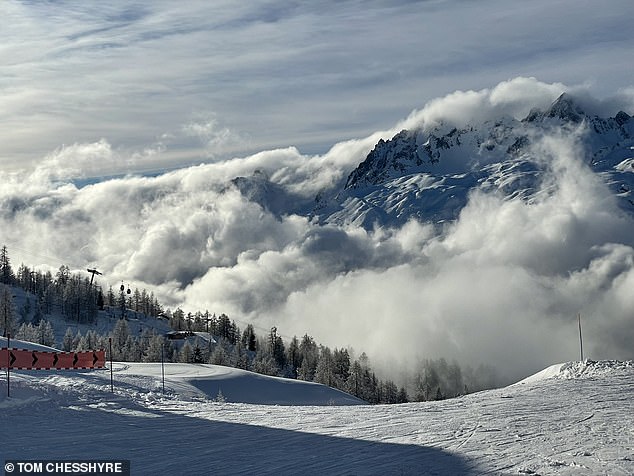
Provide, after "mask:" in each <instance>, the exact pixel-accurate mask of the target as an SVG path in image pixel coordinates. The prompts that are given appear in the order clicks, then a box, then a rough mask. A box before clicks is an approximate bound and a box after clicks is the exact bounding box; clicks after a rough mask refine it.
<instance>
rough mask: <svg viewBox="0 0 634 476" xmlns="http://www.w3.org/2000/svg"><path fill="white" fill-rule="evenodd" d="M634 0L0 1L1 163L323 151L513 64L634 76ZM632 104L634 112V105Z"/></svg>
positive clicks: (121, 165)
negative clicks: (106, 154) (71, 156)
mask: <svg viewBox="0 0 634 476" xmlns="http://www.w3.org/2000/svg"><path fill="white" fill-rule="evenodd" d="M633 14H634V3H632V2H631V1H630V0H614V1H609V2H603V3H601V5H600V6H599V5H598V4H597V2H595V1H587V0H563V1H557V2H553V1H551V0H548V1H546V0H537V1H532V2H523V1H522V2H512V1H507V0H482V1H478V2H473V1H465V0H437V1H433V0H428V1H418V2H417V1H400V2H399V1H394V2H389V1H378V0H377V1H348V2H333V1H316V2H275V1H253V2H230V1H214V2H207V1H188V2H169V1H151V2H150V1H147V2H129V1H109V2H66V1H48V2H20V1H13V0H9V1H5V2H3V3H1V4H0V17H2V18H3V20H2V28H0V45H1V46H0V68H2V75H0V122H1V123H2V125H3V127H2V128H0V144H1V145H0V167H2V169H3V170H14V169H16V168H21V167H28V166H30V165H33V164H37V163H38V162H39V161H40V160H42V159H43V158H44V157H46V156H47V155H49V154H52V153H54V152H55V151H59V150H60V149H61V148H63V147H68V146H73V145H75V144H78V145H81V144H94V143H98V142H99V141H101V140H104V141H106V142H107V143H108V144H109V146H110V147H111V148H112V150H113V151H114V152H115V153H116V155H117V157H118V158H119V160H118V162H117V163H116V164H111V167H110V170H105V171H104V173H116V172H128V171H134V170H152V169H157V168H162V167H178V166H182V165H187V164H194V163H200V162H209V161H215V160H221V159H225V158H229V157H233V156H245V155H248V154H252V153H255V152H258V151H262V150H268V149H274V148H278V147H287V146H296V147H298V149H299V150H300V151H301V152H302V153H307V154H316V153H324V152H325V151H327V150H328V149H329V148H330V147H331V146H333V145H334V144H336V143H337V142H340V141H342V140H347V139H351V138H357V137H365V136H367V135H369V134H371V133H372V132H374V131H377V130H385V129H389V128H390V127H392V126H393V125H394V124H395V123H396V122H397V121H399V120H401V119H403V118H405V117H407V115H408V114H409V113H410V112H411V111H412V110H413V109H420V108H422V107H423V106H424V105H425V104H426V103H427V102H428V101H430V100H432V99H433V98H436V97H438V96H443V95H446V94H448V93H451V92H453V91H455V90H459V89H460V90H469V89H475V90H478V89H481V88H486V87H492V86H494V85H495V84H497V83H499V82H500V81H505V80H508V79H511V78H514V77H517V76H534V77H537V78H538V79H539V80H540V81H545V82H561V83H564V84H566V85H570V86H578V85H582V84H583V85H585V86H586V87H587V88H588V89H590V90H591V92H592V93H593V94H594V95H595V96H598V97H606V96H610V95H612V94H616V93H618V92H619V91H620V90H623V89H627V88H631V86H632V84H633V83H634V81H632V80H631V78H632V77H634V74H633V73H634V63H633V62H632V61H630V60H629V59H630V57H631V52H632V51H634V38H633V37H632V35H631V34H630V33H629V32H630V26H631V25H630V23H631V19H632V18H633V17H634V15H633ZM630 112H631V111H630Z"/></svg>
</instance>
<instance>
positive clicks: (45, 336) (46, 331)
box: [37, 320, 55, 347]
mask: <svg viewBox="0 0 634 476" xmlns="http://www.w3.org/2000/svg"><path fill="white" fill-rule="evenodd" d="M37 333H38V343H40V344H42V345H47V346H49V347H54V346H55V332H53V326H52V325H51V323H50V322H49V321H46V320H42V321H40V323H39V324H38V326H37Z"/></svg>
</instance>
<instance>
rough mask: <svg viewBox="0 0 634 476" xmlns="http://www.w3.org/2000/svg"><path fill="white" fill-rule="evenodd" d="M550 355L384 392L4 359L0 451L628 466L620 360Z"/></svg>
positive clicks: (230, 462)
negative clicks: (442, 393)
mask: <svg viewBox="0 0 634 476" xmlns="http://www.w3.org/2000/svg"><path fill="white" fill-rule="evenodd" d="M126 365H127V364H126ZM555 367H556V369H555ZM555 367H553V368H552V369H550V370H549V371H548V372H546V373H547V374H548V375H545V374H542V375H541V376H535V377H534V378H532V379H528V380H526V381H524V382H523V383H522V384H519V385H513V386H510V387H507V388H503V389H499V390H492V391H486V392H479V393H476V394H471V395H467V396H464V397H461V398H456V399H451V400H445V401H440V402H425V403H411V404H404V405H385V406H367V405H356V406H271V405H257V404H239V403H219V402H215V401H212V400H208V399H205V398H196V397H194V398H192V397H193V394H191V393H188V392H189V391H187V392H185V393H184V394H179V393H177V391H179V390H180V389H181V388H183V389H184V388H185V387H187V388H189V389H190V390H191V387H188V385H189V384H191V383H192V382H195V381H196V379H197V378H204V379H205V380H206V381H208V382H210V381H212V380H213V379H220V380H222V379H223V378H224V376H223V375H222V374H219V373H214V372H216V369H213V368H212V367H210V366H190V365H184V366H175V367H173V368H171V369H170V370H169V371H168V374H169V375H170V377H169V380H170V382H171V383H170V385H173V384H174V383H175V382H177V381H179V379H180V382H181V383H182V384H183V385H185V386H184V387H178V388H177V387H170V391H169V392H168V393H167V394H166V395H163V394H162V393H161V390H160V387H159V384H158V383H157V370H156V368H154V367H153V366H145V365H139V366H130V367H127V366H124V365H123V364H116V365H115V370H116V372H115V375H116V376H115V378H116V379H117V382H120V383H118V384H117V387H116V391H115V393H114V394H111V393H110V391H109V385H108V380H107V375H104V373H105V374H107V371H106V372H101V373H99V372H59V373H57V374H55V373H48V374H35V373H33V372H31V373H28V372H19V373H18V372H16V373H15V374H12V377H13V378H12V389H13V390H14V396H12V397H11V398H9V399H7V398H6V396H5V395H6V386H5V383H4V382H0V395H2V396H0V418H1V420H2V422H3V428H4V429H5V432H4V435H5V436H6V438H3V441H2V455H3V456H4V457H5V458H7V459H11V458H23V459H25V458H28V459H34V458H54V459H63V458H78V459H91V458H101V459H104V458H112V459H129V460H131V467H132V473H133V474H142V475H145V474H148V475H149V474H192V475H199V474H221V475H225V474H232V475H233V474H276V475H279V474H311V475H312V474H320V475H321V474H360V475H365V474H382V475H384V474H403V475H420V474H436V475H480V474H496V475H498V474H503V475H504V474H508V475H512V474H516V475H517V474H540V475H550V474H552V475H555V474H556V475H596V474H610V475H628V474H634V443H633V440H632V437H633V434H632V428H634V416H633V415H634V385H632V381H633V379H634V363H633V362H590V361H588V362H585V363H570V364H558V365H557V366H555ZM198 372H202V373H205V375H204V376H203V375H198V376H197V373H198ZM545 377H551V378H545ZM552 377H555V378H552ZM225 380H226V379H225ZM223 385H224V384H223ZM250 385H252V386H251V387H250V391H251V393H252V394H253V395H260V394H261V393H260V388H261V387H260V386H259V383H258V382H257V381H252V382H251V383H250ZM223 388H224V387H223ZM199 390H200V389H199ZM203 392H204V390H203ZM223 392H224V391H223ZM212 393H213V392H212ZM199 396H200V394H199Z"/></svg>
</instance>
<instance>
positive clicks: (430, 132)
mask: <svg viewBox="0 0 634 476" xmlns="http://www.w3.org/2000/svg"><path fill="white" fill-rule="evenodd" d="M545 135H558V136H563V137H574V138H576V139H577V140H578V143H579V146H580V151H579V152H580V157H579V159H580V160H582V161H585V162H586V163H587V165H588V166H589V167H591V168H592V170H594V171H595V172H596V173H598V174H600V175H601V176H602V177H603V179H604V180H605V182H606V183H607V184H608V185H609V186H610V188H611V189H612V191H613V192H614V194H615V195H617V196H618V197H619V199H620V200H619V202H620V205H621V207H622V208H624V209H626V210H628V211H631V212H634V202H632V197H631V193H632V192H631V190H632V188H633V187H634V173H633V172H634V167H633V166H634V119H632V117H630V116H629V115H628V114H627V113H625V112H623V111H621V112H619V113H618V114H616V115H615V117H610V118H603V117H599V116H597V115H590V114H587V113H586V112H584V110H583V109H582V108H581V106H580V105H579V104H578V103H577V102H576V101H575V100H574V99H573V97H571V96H570V95H569V94H566V93H564V94H562V95H561V96H560V97H559V98H558V99H557V100H556V101H555V102H554V103H553V104H552V105H551V106H550V108H548V109H547V110H538V109H533V110H532V111H531V112H530V113H529V114H528V115H527V116H526V117H525V118H524V119H521V120H518V119H515V118H512V117H509V116H505V117H500V118H497V119H495V120H490V121H485V122H482V123H477V124H465V125H462V126H456V125H455V124H450V123H448V122H442V121H440V122H438V123H435V124H432V125H423V126H421V127H420V128H417V129H414V130H402V131H401V132H399V133H398V134H396V135H395V136H394V137H393V138H392V139H390V140H380V141H379V142H378V143H377V144H376V146H375V147H374V149H373V150H372V151H371V152H370V153H369V154H368V156H367V158H366V159H365V160H364V161H363V162H362V163H360V164H359V165H358V167H357V168H356V169H354V170H353V171H352V172H351V173H350V174H349V176H348V177H347V180H346V181H345V184H344V185H343V188H341V189H338V190H334V191H330V193H324V194H322V195H320V196H319V197H318V199H317V204H316V206H315V208H314V209H313V211H312V213H313V214H314V215H315V216H318V217H319V220H320V221H321V222H323V223H334V224H345V223H353V224H355V225H362V226H364V227H366V228H371V227H372V226H374V225H375V224H377V223H378V224H379V225H401V224H403V223H404V222H406V221H407V220H409V219H410V218H417V219H419V220H421V221H429V222H434V223H438V222H442V221H445V220H453V219H455V218H456V217H457V216H458V214H459V212H460V210H461V209H462V208H463V207H464V206H465V204H466V202H467V199H468V196H469V193H470V192H471V191H473V190H475V189H483V190H488V191H497V192H499V193H501V194H503V195H504V196H505V197H508V198H513V197H520V198H522V199H525V200H531V199H533V198H534V197H535V194H536V193H537V192H538V190H539V189H540V188H541V186H542V185H543V178H544V175H545V172H547V171H548V170H549V169H550V168H551V166H552V164H551V162H550V161H549V160H545V159H544V157H543V155H542V154H540V150H539V143H540V141H541V140H542V139H543V137H544V136H545Z"/></svg>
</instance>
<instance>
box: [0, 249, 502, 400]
mask: <svg viewBox="0 0 634 476" xmlns="http://www.w3.org/2000/svg"><path fill="white" fill-rule="evenodd" d="M9 286H18V287H21V288H22V289H24V290H25V291H26V292H27V293H28V294H27V296H33V297H34V301H35V302H33V303H32V302H31V299H30V297H28V298H27V299H26V302H25V304H24V305H23V306H22V308H21V309H20V310H19V312H18V316H17V317H18V319H19V321H21V323H20V325H18V320H16V318H15V317H16V316H15V312H14V311H13V304H12V297H11V292H10V290H9V289H10V288H9ZM99 311H102V312H106V313H108V314H109V315H110V316H111V317H114V318H118V319H117V322H116V324H115V326H114V327H113V329H112V331H111V332H109V333H107V334H98V333H97V332H96V331H95V330H89V331H87V332H85V334H83V335H82V333H81V331H79V330H78V331H74V330H73V329H72V328H71V327H69V328H68V329H67V330H66V333H65V335H64V337H63V339H62V342H61V348H62V350H64V351H79V350H89V349H99V348H102V349H107V350H108V349H109V348H110V345H111V346H112V347H111V348H112V357H113V359H114V360H117V361H130V362H160V361H162V360H163V361H165V362H187V363H210V364H216V365H225V366H230V367H236V368H240V369H244V370H250V371H253V372H257V373H260V374H265V375H271V376H280V377H286V378H294V379H300V380H305V381H309V382H317V383H322V384H325V385H328V386H330V387H333V388H337V389H340V390H342V391H345V392H347V393H350V394H352V395H355V396H357V397H359V398H361V399H362V400H365V401H366V402H368V403H373V404H381V403H386V404H391V403H404V402H407V401H427V400H440V399H444V398H450V397H455V396H458V395H463V394H465V393H469V392H472V391H477V390H481V389H484V388H491V387H493V386H495V384H496V378H495V374H494V372H493V371H492V370H491V369H490V368H486V367H479V368H477V369H475V370H474V369H471V368H470V367H466V368H461V367H460V366H459V365H458V364H457V363H456V362H447V361H446V360H445V359H438V360H433V359H425V360H421V361H419V362H418V365H417V366H416V370H415V371H414V372H410V373H409V374H408V375H405V377H404V378H401V380H402V381H403V382H402V383H401V384H400V385H397V384H396V383H395V381H394V380H393V379H389V378H388V379H381V378H379V377H377V374H376V372H375V371H374V370H373V369H372V367H371V365H370V359H369V358H368V356H367V355H366V354H365V353H364V352H362V353H361V354H360V355H358V356H356V355H355V353H354V351H353V349H346V348H334V349H331V348H329V347H328V346H324V345H321V344H318V343H317V342H315V340H314V339H313V338H312V337H311V336H310V335H308V334H304V335H303V336H302V337H300V338H298V337H297V336H293V337H292V338H290V339H287V341H285V340H284V339H283V338H282V336H281V335H280V334H279V333H278V330H277V328H276V327H272V328H271V329H270V330H268V331H265V332H264V334H259V335H258V334H257V333H256V330H255V328H254V326H253V325H252V324H247V325H246V327H245V328H244V329H243V330H242V329H240V328H239V327H238V325H237V324H236V323H235V321H234V320H231V319H230V318H229V317H228V316H227V315H226V314H220V315H218V316H217V315H216V314H211V313H210V312H209V311H205V312H196V313H193V314H192V313H187V314H186V313H185V312H184V311H183V310H182V309H180V308H177V309H175V310H173V311H172V310H170V309H164V308H163V307H162V306H161V304H160V303H159V302H158V300H157V299H156V298H155V297H154V295H153V293H148V292H147V291H145V290H138V289H135V290H134V291H132V290H130V289H129V288H126V287H125V286H123V285H121V286H120V288H119V289H118V290H117V291H115V290H113V289H112V287H110V288H109V289H108V291H107V292H106V293H105V294H104V293H103V292H102V290H101V287H100V286H98V285H96V284H93V283H92V281H91V280H90V279H88V278H87V277H85V276H81V275H79V274H77V273H71V271H70V269H69V268H68V266H64V265H63V266H61V267H60V268H59V270H58V271H57V273H56V274H55V275H53V274H52V273H50V272H44V273H42V272H39V271H35V270H31V269H30V268H28V267H27V266H25V265H24V264H22V265H20V267H19V268H18V271H17V273H14V272H13V269H12V267H11V263H10V259H9V256H8V252H7V249H6V246H3V247H2V248H1V249H0V325H2V326H3V335H6V333H7V332H11V333H12V335H13V336H15V337H16V338H18V339H22V340H27V341H31V342H37V343H41V344H44V345H49V346H55V344H56V343H55V336H54V333H53V329H52V326H51V324H50V323H49V322H48V321H47V320H46V318H45V317H46V316H47V315H51V314H53V313H57V314H61V315H62V316H64V317H65V318H66V319H67V320H68V321H72V322H76V323H84V324H90V323H94V322H95V320H96V318H97V315H98V312H99ZM140 316H142V317H146V318H147V317H150V318H157V317H159V316H160V317H161V318H163V319H166V320H168V322H169V326H170V328H171V329H172V330H173V331H175V336H177V337H187V338H182V339H169V338H166V336H165V335H161V334H158V333H156V331H154V330H151V329H146V330H143V331H140V332H139V333H135V332H133V331H132V330H131V329H130V325H129V322H128V318H131V317H140ZM205 336H208V337H205ZM211 336H213V338H210V337H211Z"/></svg>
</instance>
